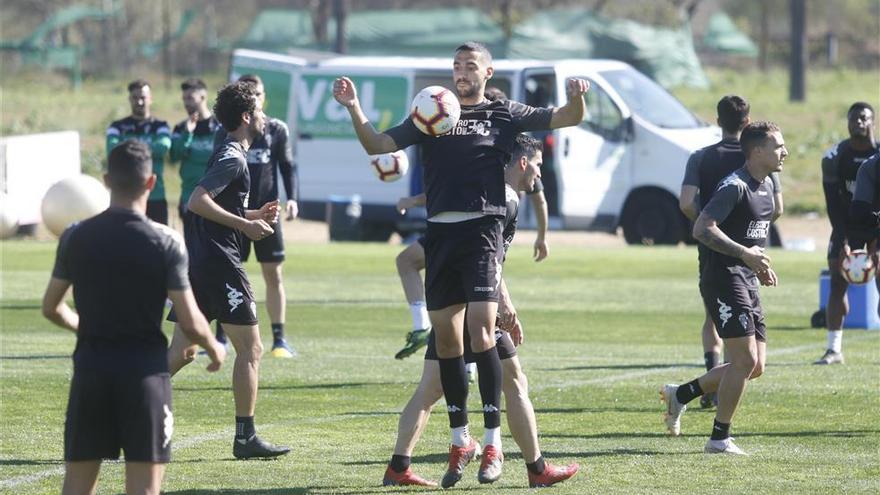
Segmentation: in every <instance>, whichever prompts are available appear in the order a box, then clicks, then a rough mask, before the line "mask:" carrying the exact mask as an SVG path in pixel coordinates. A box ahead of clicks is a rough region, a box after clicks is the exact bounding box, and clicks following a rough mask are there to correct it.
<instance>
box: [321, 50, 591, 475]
mask: <svg viewBox="0 0 880 495" xmlns="http://www.w3.org/2000/svg"><path fill="white" fill-rule="evenodd" d="M493 74H494V69H493V68H492V56H491V54H490V53H489V51H488V49H486V47H485V46H483V45H481V44H479V43H474V42H468V43H465V44H464V45H461V46H459V47H458V48H457V49H456V51H455V57H454V59H453V66H452V75H453V82H454V83H455V89H456V92H457V94H458V98H459V101H460V102H461V116H460V119H459V121H458V123H457V125H456V127H454V128H453V129H452V130H451V131H450V132H449V133H447V134H445V135H442V136H438V137H429V136H428V135H426V134H423V133H421V132H420V131H419V130H418V129H417V128H416V126H415V125H414V124H413V122H412V119H411V118H407V119H406V120H405V121H404V122H403V123H402V124H400V125H398V126H396V127H394V128H392V129H389V130H388V131H387V132H383V133H379V132H377V131H376V130H375V128H373V126H372V124H370V121H369V120H368V119H367V118H366V116H365V115H364V112H363V110H362V108H361V106H360V103H359V102H358V98H357V92H356V90H355V87H354V84H353V82H352V81H351V79H349V78H347V77H341V78H339V79H337V80H336V81H335V82H334V85H333V96H334V97H335V98H336V100H337V101H338V102H339V103H340V104H341V105H343V106H344V107H346V108H347V109H348V111H349V115H350V116H351V119H352V124H353V126H354V129H355V132H356V133H357V135H358V139H359V140H360V142H361V145H363V147H364V149H365V150H366V151H367V153H369V154H371V155H374V154H380V153H388V152H392V151H396V150H398V149H402V148H406V147H407V146H410V145H412V144H420V145H421V146H422V152H423V154H424V155H423V156H424V163H425V193H426V198H427V210H428V229H427V234H426V236H425V256H426V267H427V273H426V274H425V295H426V299H427V306H428V311H429V315H430V319H431V324H432V325H433V328H434V332H435V337H436V339H437V355H438V357H439V366H440V381H441V383H442V384H443V393H444V396H445V397H446V407H447V412H448V414H449V426H450V428H451V429H452V442H451V443H452V445H451V446H450V450H449V472H448V473H447V476H445V477H444V478H445V479H447V480H449V483H448V484H447V483H444V486H446V487H448V486H452V485H453V484H454V483H455V481H456V480H457V478H460V477H461V475H462V471H463V469H464V467H465V466H466V465H467V464H468V463H469V462H470V460H471V459H472V458H473V456H474V453H475V451H476V449H477V443H476V441H474V439H473V438H471V436H470V433H469V431H468V419H467V404H466V402H467V395H468V379H467V373H466V372H465V362H464V358H463V354H464V341H463V339H464V325H465V319H467V326H468V328H469V329H470V340H471V348H472V349H473V351H474V359H475V361H476V363H477V370H478V373H479V386H480V396H481V398H482V404H483V421H484V425H485V428H486V432H487V433H486V437H487V438H488V441H487V442H486V443H487V444H489V445H493V446H495V448H496V449H497V451H499V452H500V451H501V430H500V425H501V414H500V402H501V373H502V371H501V361H500V359H499V357H498V352H497V350H496V349H495V315H496V313H497V310H498V297H499V283H500V280H501V257H502V255H503V250H502V245H501V244H502V242H501V232H502V227H503V226H502V222H503V218H504V215H505V188H504V166H505V164H506V163H507V162H508V160H509V156H510V152H511V151H512V148H513V144H514V140H515V138H516V135H517V134H519V133H521V132H524V131H531V130H546V129H555V128H558V127H565V126H571V125H576V124H578V123H580V121H581V120H582V119H583V115H584V98H583V95H584V93H586V92H587V89H588V88H589V83H588V82H587V81H586V80H583V79H570V80H568V82H567V88H568V96H569V100H568V103H567V104H566V105H565V106H563V107H560V108H546V109H545V108H534V107H530V106H527V105H523V104H521V103H516V102H511V101H509V100H505V101H494V102H489V101H487V100H486V99H485V97H484V96H483V93H484V92H485V89H486V82H487V81H488V80H489V79H490V78H491V77H492V75H493ZM465 308H467V313H466V314H465Z"/></svg>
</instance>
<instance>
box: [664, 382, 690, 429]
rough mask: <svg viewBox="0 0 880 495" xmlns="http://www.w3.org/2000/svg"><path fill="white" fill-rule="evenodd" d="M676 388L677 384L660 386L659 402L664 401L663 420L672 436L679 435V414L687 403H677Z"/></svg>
mask: <svg viewBox="0 0 880 495" xmlns="http://www.w3.org/2000/svg"><path fill="white" fill-rule="evenodd" d="M676 390H678V385H663V386H662V387H660V402H665V403H666V412H665V413H664V414H663V421H664V422H665V423H666V429H668V430H669V433H670V434H671V435H672V436H674V437H677V436H679V435H681V415H682V414H683V413H684V411H685V410H686V409H687V404H679V402H678V399H676V398H675V391H676Z"/></svg>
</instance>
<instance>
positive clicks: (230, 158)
mask: <svg viewBox="0 0 880 495" xmlns="http://www.w3.org/2000/svg"><path fill="white" fill-rule="evenodd" d="M214 114H215V115H216V116H217V119H218V120H219V121H220V123H221V124H223V127H224V128H226V129H227V130H228V131H229V137H228V139H227V140H226V141H225V142H224V143H223V144H222V145H221V146H220V147H219V148H217V150H216V151H215V152H214V155H213V156H211V159H210V161H209V162H208V167H207V170H206V172H205V176H204V177H203V178H202V180H201V181H199V185H198V186H196V188H195V190H194V191H193V193H192V196H191V197H190V200H189V205H188V206H189V210H190V212H192V214H193V218H192V223H191V229H190V232H189V237H188V239H189V240H188V241H187V248H188V249H189V250H190V259H191V260H192V266H191V267H190V278H191V279H192V284H193V289H194V290H193V292H194V293H195V296H196V301H197V302H198V304H199V308H200V309H201V310H202V312H203V313H204V314H205V316H206V317H207V318H208V320H209V321H210V320H214V319H217V320H218V321H220V322H221V323H222V324H223V327H224V328H225V329H226V334H227V335H228V337H229V340H230V341H231V342H232V346H233V347H234V348H235V353H236V355H235V365H234V367H233V369H232V395H233V397H234V398H235V439H234V441H233V444H232V454H233V455H234V456H235V457H236V458H239V459H247V458H253V457H276V456H279V455H283V454H286V453H288V452H290V449H289V448H287V447H276V446H274V445H271V444H269V443H266V442H264V441H263V440H261V439H260V437H258V436H257V432H256V428H255V427H254V410H255V408H256V403H257V388H258V385H259V369H260V358H261V356H262V354H263V345H262V343H261V342H260V330H259V327H257V304H256V302H255V301H254V295H253V292H252V291H251V284H250V282H249V281H248V278H247V274H246V273H245V271H244V267H243V266H242V263H241V242H242V235H246V236H248V237H249V238H251V239H262V238H265V237H267V236H269V235H271V234H272V228H271V227H270V226H269V224H271V223H275V221H276V220H277V217H278V201H277V200H276V201H274V202H271V203H266V204H264V205H263V206H262V207H261V208H260V209H259V210H247V209H245V206H246V205H245V198H246V197H247V194H248V191H249V189H250V175H249V174H248V169H247V160H246V158H245V153H246V151H247V149H248V146H249V145H250V143H251V142H252V141H253V140H254V139H255V138H256V137H257V136H258V135H259V134H260V132H262V130H263V126H264V123H265V116H264V115H263V111H262V110H261V109H260V107H259V106H258V105H257V96H256V90H255V88H254V86H253V85H252V84H249V83H245V82H237V83H233V84H229V85H227V86H225V87H224V88H223V89H221V90H220V91H219V92H218V93H217V102H216V104H215V105H214ZM168 319H169V320H170V321H174V322H178V316H177V314H176V307H175V308H172V309H171V313H170V314H169V315H168ZM195 353H196V349H195V348H194V347H193V345H192V342H191V341H190V340H189V339H188V338H187V336H186V335H184V334H183V333H182V332H181V331H180V326H179V325H175V327H174V337H173V339H172V340H171V347H170V348H169V349H168V361H169V365H170V368H171V374H172V375H173V374H174V373H177V371H179V370H180V369H181V368H182V367H183V366H185V365H186V364H187V363H189V362H191V361H192V360H193V359H194V357H195Z"/></svg>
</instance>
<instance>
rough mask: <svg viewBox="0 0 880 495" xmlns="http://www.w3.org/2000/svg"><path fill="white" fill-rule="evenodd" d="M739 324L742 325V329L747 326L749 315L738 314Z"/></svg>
mask: <svg viewBox="0 0 880 495" xmlns="http://www.w3.org/2000/svg"><path fill="white" fill-rule="evenodd" d="M739 324H740V325H742V327H743V328H744V329H748V328H749V315H747V314H745V313H742V314H741V315H739Z"/></svg>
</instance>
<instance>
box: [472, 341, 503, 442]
mask: <svg viewBox="0 0 880 495" xmlns="http://www.w3.org/2000/svg"><path fill="white" fill-rule="evenodd" d="M474 362H475V363H477V372H478V373H479V384H480V398H481V399H482V401H483V426H485V427H486V428H498V427H499V426H501V379H502V371H501V359H500V358H499V357H498V349H497V348H495V347H492V348H491V349H489V350H488V351H483V352H475V353H474Z"/></svg>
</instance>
